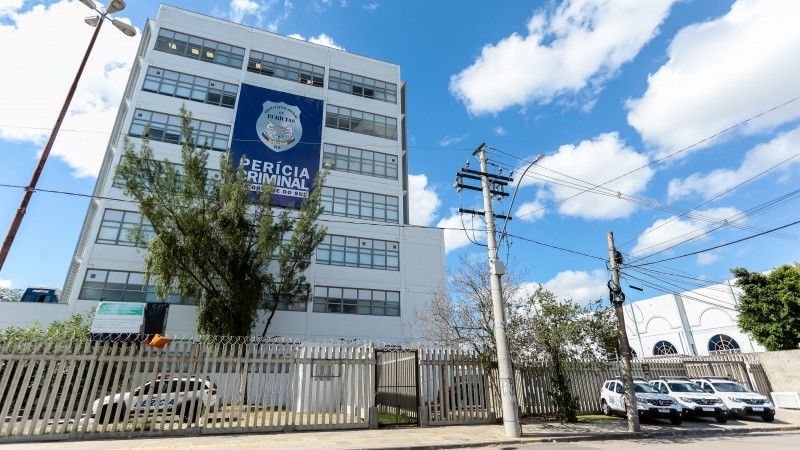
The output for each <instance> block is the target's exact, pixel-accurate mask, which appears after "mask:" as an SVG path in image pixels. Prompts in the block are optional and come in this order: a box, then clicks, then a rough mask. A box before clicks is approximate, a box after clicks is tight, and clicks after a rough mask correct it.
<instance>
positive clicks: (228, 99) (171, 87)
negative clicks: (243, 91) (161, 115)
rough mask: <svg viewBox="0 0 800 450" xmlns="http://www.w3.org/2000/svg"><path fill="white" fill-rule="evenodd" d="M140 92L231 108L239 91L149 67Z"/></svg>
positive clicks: (208, 81) (223, 85)
mask: <svg viewBox="0 0 800 450" xmlns="http://www.w3.org/2000/svg"><path fill="white" fill-rule="evenodd" d="M142 90H143V91H147V92H154V93H156V94H160V95H166V96H168V97H177V98H183V99H186V100H191V101H193V102H200V103H207V104H209V105H216V106H223V107H225V108H233V107H234V106H235V105H236V93H237V92H238V91H239V87H238V86H237V85H235V84H229V83H223V82H221V81H216V80H210V79H208V78H202V77H196V76H194V75H189V74H185V73H180V72H173V71H171V70H166V69H161V68H158V67H150V68H148V69H147V75H145V78H144V84H143V85H142Z"/></svg>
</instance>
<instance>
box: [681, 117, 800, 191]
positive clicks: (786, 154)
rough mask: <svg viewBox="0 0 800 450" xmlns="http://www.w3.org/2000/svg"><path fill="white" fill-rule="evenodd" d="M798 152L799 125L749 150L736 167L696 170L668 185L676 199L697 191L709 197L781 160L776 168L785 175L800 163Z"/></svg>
mask: <svg viewBox="0 0 800 450" xmlns="http://www.w3.org/2000/svg"><path fill="white" fill-rule="evenodd" d="M798 152H800V128H796V129H794V130H792V131H789V132H787V133H783V134H781V135H779V136H777V137H776V138H774V139H773V140H771V141H770V142H767V143H764V144H760V145H758V146H756V147H754V148H753V149H751V150H750V151H748V152H747V154H746V155H745V157H744V159H743V160H742V163H741V164H740V165H739V167H738V168H737V169H716V170H713V171H711V172H708V173H705V174H703V173H693V174H691V175H689V176H688V177H686V178H684V179H679V178H675V179H673V180H671V181H670V182H669V187H668V193H669V198H670V199H671V200H675V199H678V198H681V197H686V196H690V195H692V194H697V195H700V196H702V197H703V198H704V199H709V198H712V197H715V196H717V195H719V194H721V193H723V192H725V191H727V190H728V189H730V188H732V187H733V186H736V185H737V184H740V183H742V182H744V181H746V180H748V179H750V178H752V177H753V176H755V175H758V174H759V173H761V172H763V171H765V170H767V169H769V168H771V167H773V166H775V165H778V164H781V163H783V164H781V165H780V166H779V167H778V168H776V169H775V170H776V171H778V173H781V172H782V173H784V174H786V173H788V172H789V171H790V169H791V168H793V167H796V166H798V165H800V155H798ZM784 161H786V162H785V163H784Z"/></svg>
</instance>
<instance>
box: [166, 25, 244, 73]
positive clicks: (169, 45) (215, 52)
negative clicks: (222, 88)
mask: <svg viewBox="0 0 800 450" xmlns="http://www.w3.org/2000/svg"><path fill="white" fill-rule="evenodd" d="M155 48H156V50H161V51H162V52H167V53H172V54H174V55H179V56H184V57H186V58H191V59H199V60H201V61H207V62H210V63H214V64H220V65H223V66H227V67H235V68H238V69H241V68H242V63H243V62H244V48H242V47H236V46H233V45H228V44H223V43H222V42H217V41H213V40H211V39H204V38H201V37H197V36H192V35H190V34H186V33H178V32H175V31H171V30H165V29H163V28H162V29H161V30H159V32H158V38H156V46H155Z"/></svg>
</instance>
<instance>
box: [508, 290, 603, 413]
mask: <svg viewBox="0 0 800 450" xmlns="http://www.w3.org/2000/svg"><path fill="white" fill-rule="evenodd" d="M611 317H612V316H611V315H610V314H609V313H608V311H607V310H594V309H592V308H590V307H588V306H581V305H578V304H577V303H575V302H573V301H572V300H558V299H557V298H556V296H555V294H553V293H552V292H550V291H548V290H546V289H544V288H543V287H542V286H541V285H539V286H538V288H537V289H536V290H535V291H534V292H533V293H532V294H530V295H529V296H527V297H525V298H523V299H522V300H520V301H519V302H518V304H517V308H516V309H515V314H514V315H513V316H511V317H510V324H511V328H512V329H514V330H516V333H515V334H514V335H513V337H512V339H513V343H512V345H513V346H514V347H517V348H518V349H524V351H521V352H519V359H520V362H521V363H522V364H525V363H528V362H534V361H542V360H544V361H547V362H549V363H550V366H551V367H552V371H553V372H552V373H553V375H552V377H551V380H552V390H551V391H548V394H549V395H550V398H551V399H552V400H553V404H554V405H555V406H556V411H557V413H556V415H557V417H558V418H559V419H560V420H563V421H565V422H577V421H578V417H577V413H578V408H579V406H580V405H579V403H578V398H576V397H575V396H574V395H573V394H572V383H571V381H570V379H569V376H568V370H569V366H570V364H571V363H572V362H574V361H577V360H580V361H587V360H600V359H603V358H604V357H605V340H606V339H607V337H608V335H609V334H611V333H612V330H613V326H614V322H613V321H612V320H611Z"/></svg>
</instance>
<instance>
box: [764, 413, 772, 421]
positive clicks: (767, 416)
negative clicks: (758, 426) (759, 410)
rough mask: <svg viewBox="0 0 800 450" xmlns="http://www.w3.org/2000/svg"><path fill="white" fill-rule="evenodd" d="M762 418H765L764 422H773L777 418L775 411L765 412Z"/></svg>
mask: <svg viewBox="0 0 800 450" xmlns="http://www.w3.org/2000/svg"><path fill="white" fill-rule="evenodd" d="M761 419H763V420H764V422H772V421H773V420H775V413H772V414H764V415H763V416H761Z"/></svg>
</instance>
